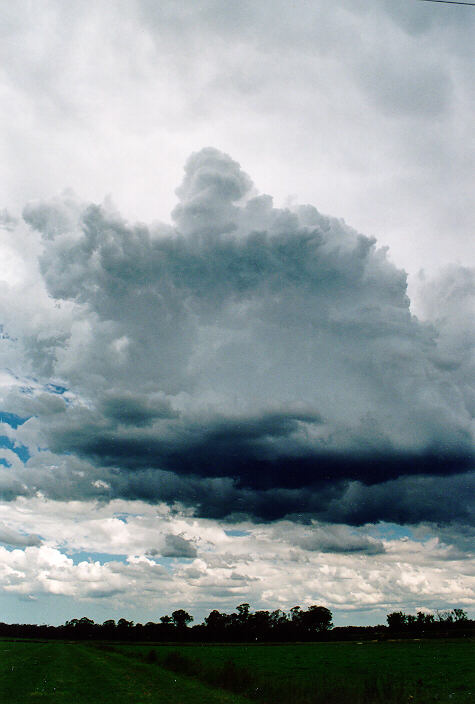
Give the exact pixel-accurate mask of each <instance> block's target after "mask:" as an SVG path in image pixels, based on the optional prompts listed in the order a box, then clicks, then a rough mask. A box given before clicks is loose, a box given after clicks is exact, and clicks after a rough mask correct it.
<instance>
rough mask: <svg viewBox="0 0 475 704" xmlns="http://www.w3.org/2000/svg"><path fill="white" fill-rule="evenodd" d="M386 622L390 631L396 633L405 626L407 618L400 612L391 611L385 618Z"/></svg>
mask: <svg viewBox="0 0 475 704" xmlns="http://www.w3.org/2000/svg"><path fill="white" fill-rule="evenodd" d="M386 621H387V622H388V626H389V628H390V629H391V630H393V631H397V630H400V629H403V628H405V627H406V626H407V616H406V614H404V613H403V612H402V611H393V612H392V613H391V614H388V615H387V616H386Z"/></svg>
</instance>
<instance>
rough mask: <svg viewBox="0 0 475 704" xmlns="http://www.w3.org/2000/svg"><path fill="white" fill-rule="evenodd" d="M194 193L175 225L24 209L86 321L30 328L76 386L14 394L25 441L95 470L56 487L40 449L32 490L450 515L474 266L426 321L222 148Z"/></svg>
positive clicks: (359, 248)
mask: <svg viewBox="0 0 475 704" xmlns="http://www.w3.org/2000/svg"><path fill="white" fill-rule="evenodd" d="M177 194H178V196H179V203H178V205H177V207H176V208H175V210H174V212H173V218H174V223H175V226H174V227H171V226H165V225H156V226H154V227H151V228H147V227H145V226H144V225H137V226H131V225H129V224H128V223H126V222H124V221H123V220H122V219H121V218H120V216H119V215H118V214H117V213H115V212H113V211H111V209H107V208H105V207H98V206H91V205H84V204H81V203H79V202H78V201H76V200H75V199H74V198H73V197H72V196H71V195H69V194H66V195H65V196H64V197H62V198H59V199H55V200H53V201H51V202H49V203H36V204H30V205H29V206H27V207H26V208H25V210H24V219H25V221H26V222H27V223H28V224H29V225H30V227H31V228H33V229H34V230H36V231H38V232H39V233H40V234H41V236H42V239H43V247H44V249H43V254H42V256H41V259H40V265H41V272H42V277H43V281H44V285H45V286H46V289H47V292H48V295H49V296H50V297H51V298H53V299H54V300H55V301H57V302H58V306H61V305H63V304H66V305H67V306H69V308H67V310H68V311H70V318H69V319H67V316H65V315H63V318H61V324H60V323H59V322H57V323H56V324H54V323H49V329H48V327H47V326H46V327H45V329H44V330H41V331H40V332H38V331H36V332H35V333H33V332H30V333H29V334H27V332H28V331H27V332H24V333H23V335H22V336H20V335H17V337H18V339H19V340H20V339H21V344H23V347H24V356H25V359H26V360H28V364H29V365H30V369H31V374H33V373H34V374H35V375H37V378H38V377H39V378H42V379H43V384H44V385H46V383H47V382H49V381H50V380H51V378H53V379H55V380H56V381H57V382H58V383H60V384H61V387H62V388H63V389H64V390H65V391H67V393H64V394H63V396H64V397H63V396H61V397H60V396H59V395H58V394H51V393H44V392H42V394H39V393H29V394H28V395H25V394H23V395H22V394H21V393H20V392H19V393H17V394H16V396H15V395H12V396H11V398H10V401H11V403H12V408H11V410H12V411H14V412H18V413H21V414H23V415H24V416H32V417H31V419H30V420H28V421H27V422H26V423H24V425H23V426H21V427H20V428H19V429H18V430H17V431H16V432H17V439H18V441H19V442H24V443H25V444H28V442H29V441H30V443H31V442H32V440H31V438H32V437H33V436H34V437H35V442H36V443H37V447H42V448H45V447H47V448H48V449H49V450H50V451H52V452H53V453H56V456H63V457H64V456H66V457H68V456H69V457H70V460H69V461H70V465H71V463H72V458H73V457H75V458H81V460H82V461H84V462H85V463H86V464H87V463H89V464H88V465H87V466H88V467H89V468H88V469H87V470H86V471H85V474H84V473H83V474H82V475H78V476H80V478H78V476H72V475H71V476H70V477H69V479H68V477H67V476H66V475H64V476H63V475H61V476H62V478H61V482H62V489H61V488H58V487H54V486H53V484H54V482H53V481H51V480H50V478H49V475H50V474H51V472H50V471H48V473H46V470H45V468H44V466H43V465H42V460H41V452H40V453H38V452H37V451H36V452H37V454H36V456H34V457H32V459H31V460H30V461H29V463H28V467H29V468H31V471H30V475H29V476H27V473H23V472H22V470H21V468H20V469H19V470H18V476H19V477H20V475H22V478H21V482H22V484H21V485H22V487H26V488H23V489H22V490H21V491H20V490H19V489H17V491H19V493H22V491H23V492H26V493H28V492H29V491H31V490H32V487H33V485H34V488H35V489H39V490H42V491H46V493H48V492H50V493H52V495H56V496H57V495H58V493H60V492H61V491H63V492H64V493H65V494H67V492H68V491H69V492H70V495H75V496H76V498H77V497H79V496H81V495H83V496H86V495H87V496H89V495H91V493H93V490H92V489H91V486H92V485H93V486H94V491H96V495H97V492H99V494H100V493H101V488H104V487H107V489H106V490H104V491H103V492H102V494H103V495H104V496H106V495H107V491H109V492H110V494H109V495H111V496H112V495H116V496H124V497H127V498H134V497H137V498H142V499H144V498H145V499H147V500H150V501H157V500H166V501H169V502H174V501H178V502H182V503H184V504H186V505H189V506H193V507H194V508H195V510H196V511H197V512H198V513H200V514H201V515H209V516H215V517H216V516H220V517H222V516H229V515H232V514H242V513H246V512H247V513H248V514H251V515H253V516H255V517H258V518H263V519H266V520H267V519H269V520H270V519H273V518H277V517H281V516H284V515H289V514H305V513H308V514H313V515H318V516H319V517H321V518H322V520H339V521H348V522H353V523H360V522H362V521H364V520H366V519H368V520H369V518H371V517H372V518H373V519H374V520H379V519H387V520H389V519H390V520H398V521H404V520H410V521H418V520H438V521H450V520H451V517H450V512H449V511H448V510H446V509H445V508H444V507H441V506H439V505H438V500H437V497H438V495H439V494H438V492H439V489H438V487H442V486H443V487H444V491H445V493H446V494H447V491H448V486H449V485H448V484H447V482H448V481H449V479H448V478H449V477H452V479H451V481H452V485H453V486H454V487H456V488H457V491H458V490H460V491H462V488H461V487H463V486H464V482H465V481H466V478H467V477H469V476H470V475H469V474H468V471H469V470H470V469H471V467H473V453H472V435H471V423H472V413H473V398H474V397H473V391H471V390H470V389H471V388H472V386H471V385H472V384H473V381H471V380H473V361H472V357H471V355H470V349H471V347H472V345H473V340H471V339H470V338H469V336H468V335H467V334H466V333H465V332H464V334H461V331H462V330H465V329H466V321H465V319H464V317H463V315H461V313H460V311H463V310H467V311H468V310H469V306H468V304H467V301H468V300H469V297H470V296H471V295H473V288H474V287H473V276H472V274H471V273H470V272H469V270H467V269H465V270H464V271H463V272H461V271H459V270H455V269H454V270H452V272H451V277H452V278H451V281H452V284H451V286H452V289H451V290H452V293H453V291H455V292H456V293H455V294H453V295H452V298H451V299H450V301H451V303H450V305H452V308H451V309H450V310H449V308H447V309H446V310H444V311H442V310H441V311H440V316H439V318H437V319H436V320H434V323H433V324H431V325H429V324H427V323H422V322H420V321H419V320H417V319H416V318H415V317H414V316H413V315H412V314H411V311H410V309H409V299H408V297H407V292H406V276H405V274H404V272H401V271H399V270H398V269H396V268H395V267H394V266H393V265H392V264H391V263H390V261H389V260H388V258H387V255H386V252H385V250H381V249H378V248H377V247H376V243H375V240H373V239H370V238H367V237H364V236H362V235H360V234H358V233H356V232H355V231H354V230H352V229H351V228H349V227H348V226H346V225H345V224H344V223H343V222H342V221H340V220H336V219H332V218H328V217H325V216H323V215H321V214H320V213H319V212H318V211H317V210H316V209H315V208H313V207H311V206H304V207H300V208H296V209H295V210H293V211H290V210H282V209H277V208H274V207H273V204H272V199H271V198H270V197H269V196H259V195H256V193H255V190H254V188H253V186H252V182H251V181H250V179H249V177H248V176H247V175H246V174H244V173H243V172H242V170H241V169H240V167H239V165H238V164H236V162H234V161H233V160H232V159H230V158H229V157H228V156H226V155H224V154H221V153H220V152H218V151H217V150H214V149H210V148H209V149H204V150H202V151H201V152H199V153H196V154H194V155H192V157H191V158H190V160H189V162H188V164H187V166H186V170H185V178H184V181H183V184H182V185H181V187H180V188H179V189H178V191H177ZM454 280H455V281H458V282H459V283H460V285H459V286H458V287H457V286H456V285H454V283H453V282H454ZM439 290H442V288H441V286H439ZM443 299H444V300H449V297H447V296H445V297H443ZM444 305H445V304H444ZM447 305H448V304H447ZM464 306H465V308H464ZM453 311H458V312H457V313H454V312H453ZM58 315H59V314H58ZM65 320H66V322H65ZM68 320H69V322H68ZM58 321H59V318H58ZM448 321H449V322H448ZM68 394H69V395H68ZM53 396H54V398H53ZM15 404H16V405H15ZM22 438H23V439H22ZM29 438H30V440H29ZM47 474H48V476H47ZM53 474H54V472H53ZM60 474H61V472H60V470H59V469H56V477H59V476H60ZM10 479H11V478H10ZM101 482H103V485H102V484H101ZM4 486H5V492H6V493H8V491H10V492H11V493H12V494H14V493H15V489H14V481H13V480H12V481H7V480H6V478H5V482H4ZM7 487H9V488H7ZM409 488H410V490H409ZM55 492H56V494H55ZM391 492H392V497H393V500H391V499H390V498H389V497H390V495H391ZM411 492H412V493H411ZM452 493H453V492H452ZM350 496H351V497H352V498H351V501H350V498H349V497H350ZM409 496H412V502H411V501H410V500H409V498H408V497H409ZM459 498H460V501H459V502H458V505H457V501H456V500H453V501H451V502H449V503H450V510H451V511H453V512H454V515H455V514H456V515H457V516H459V518H460V520H464V521H469V520H471V518H470V516H471V515H472V514H471V513H470V508H469V506H468V504H467V501H466V500H465V497H462V496H460V497H459ZM368 517H369V518H368Z"/></svg>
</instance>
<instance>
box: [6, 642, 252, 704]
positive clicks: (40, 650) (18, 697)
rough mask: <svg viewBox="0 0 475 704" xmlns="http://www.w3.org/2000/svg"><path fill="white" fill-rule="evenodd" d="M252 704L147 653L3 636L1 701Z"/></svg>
mask: <svg viewBox="0 0 475 704" xmlns="http://www.w3.org/2000/svg"><path fill="white" fill-rule="evenodd" d="M35 701H41V702H42V703H44V704H59V703H60V704H151V703H153V704H245V703H246V702H247V704H249V700H247V699H244V698H241V697H240V696H238V695H236V694H234V693H232V692H228V691H225V690H223V689H221V690H219V689H216V688H212V687H210V686H207V685H205V684H203V683H201V682H199V681H197V680H196V679H193V678H189V677H186V676H182V675H179V674H177V673H174V672H171V671H170V670H166V669H163V668H161V667H158V666H156V665H151V664H149V663H147V662H142V661H141V659H137V658H132V657H130V656H127V655H121V654H119V653H113V652H110V651H109V652H108V651H106V650H100V649H98V648H97V647H96V648H94V647H91V646H88V645H84V644H81V643H61V642H52V641H49V642H42V643H41V642H34V641H29V642H22V641H16V642H15V641H5V640H3V641H0V702H1V704H26V703H27V702H35Z"/></svg>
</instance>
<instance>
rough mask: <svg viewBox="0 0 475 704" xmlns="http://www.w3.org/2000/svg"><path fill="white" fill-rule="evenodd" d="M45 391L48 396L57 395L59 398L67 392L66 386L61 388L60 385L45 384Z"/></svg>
mask: <svg viewBox="0 0 475 704" xmlns="http://www.w3.org/2000/svg"><path fill="white" fill-rule="evenodd" d="M45 389H46V391H49V393H50V394H58V395H59V396H62V395H63V394H65V393H66V391H67V390H68V389H67V387H66V386H61V384H46V386H45Z"/></svg>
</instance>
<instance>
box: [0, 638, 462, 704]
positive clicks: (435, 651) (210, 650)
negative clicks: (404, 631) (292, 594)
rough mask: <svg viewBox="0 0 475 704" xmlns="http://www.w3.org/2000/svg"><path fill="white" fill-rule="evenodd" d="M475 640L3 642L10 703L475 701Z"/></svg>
mask: <svg viewBox="0 0 475 704" xmlns="http://www.w3.org/2000/svg"><path fill="white" fill-rule="evenodd" d="M473 656H474V644H473V642H467V641H463V642H462V641H440V640H437V641H436V640H434V641H413V642H411V641H401V642H383V643H363V644H358V643H354V642H352V643H315V644H301V645H300V644H298V645H295V644H292V645H290V644H289V645H181V646H180V645H155V646H150V645H116V644H111V645H107V644H105V645H98V644H91V645H86V644H76V643H55V642H49V643H35V642H20V641H17V642H14V641H0V703H1V704H20V703H21V704H24V703H25V702H30V701H36V700H41V701H42V702H64V703H68V702H71V703H72V702H77V703H78V704H83V703H85V702H91V703H96V702H97V704H103V703H105V702H114V704H122V703H125V702H130V703H132V702H133V703H134V704H141V703H142V702H156V703H157V704H159V703H161V702H168V703H170V704H198V703H199V704H215V703H218V702H219V703H222V704H225V703H228V702H229V703H230V702H234V703H235V704H244V703H245V702H248V703H249V702H250V701H255V702H261V703H262V704H274V703H275V704H332V703H341V702H343V703H344V702H349V703H351V704H359V703H361V704H363V703H364V704H372V703H377V704H392V703H394V704H396V703H398V704H399V703H402V702H404V703H406V704H408V703H412V704H417V703H420V704H426V703H428V702H440V703H443V702H446V703H447V704H449V702H450V703H451V704H461V703H462V702H473V703H474V704H475V682H474V662H473V660H474V658H473Z"/></svg>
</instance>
